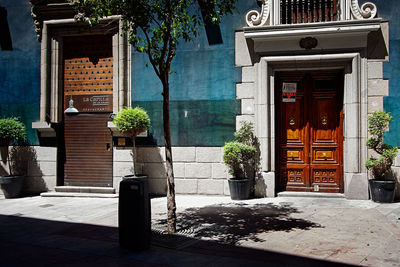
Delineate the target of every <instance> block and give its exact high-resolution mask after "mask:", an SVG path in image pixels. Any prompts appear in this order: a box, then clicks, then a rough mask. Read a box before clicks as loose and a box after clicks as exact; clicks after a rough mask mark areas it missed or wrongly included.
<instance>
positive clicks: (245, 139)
mask: <svg viewBox="0 0 400 267" xmlns="http://www.w3.org/2000/svg"><path fill="white" fill-rule="evenodd" d="M253 131H254V126H253V123H251V122H242V126H241V128H240V129H239V130H238V131H236V132H235V134H234V135H235V140H236V141H238V142H241V143H244V144H247V145H249V146H251V145H254V139H255V137H254V134H253Z"/></svg>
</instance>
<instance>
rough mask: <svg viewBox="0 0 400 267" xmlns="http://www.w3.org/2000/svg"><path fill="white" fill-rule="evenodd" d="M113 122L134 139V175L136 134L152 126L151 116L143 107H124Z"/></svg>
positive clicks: (134, 171) (134, 166) (134, 172)
mask: <svg viewBox="0 0 400 267" xmlns="http://www.w3.org/2000/svg"><path fill="white" fill-rule="evenodd" d="M113 122H114V123H115V125H116V126H117V129H118V131H120V132H122V133H125V134H127V135H129V137H130V138H131V139H132V158H133V175H135V176H136V175H137V173H136V162H137V153H136V141H135V140H136V136H137V135H138V134H140V133H141V132H144V131H146V130H147V129H148V128H149V127H150V118H149V115H147V112H146V110H144V109H143V108H141V107H136V108H124V109H122V110H121V111H120V112H118V113H117V115H116V116H115V117H114V119H113Z"/></svg>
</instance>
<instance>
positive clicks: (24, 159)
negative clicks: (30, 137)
mask: <svg viewBox="0 0 400 267" xmlns="http://www.w3.org/2000/svg"><path fill="white" fill-rule="evenodd" d="M10 162H11V168H12V170H13V173H14V174H17V175H24V176H25V177H26V178H25V180H24V184H23V187H22V194H23V195H25V196H31V195H37V194H40V193H42V192H46V191H47V190H48V188H47V185H46V182H45V181H44V179H43V173H42V171H41V169H40V166H39V163H38V160H37V155H36V151H35V149H34V148H33V147H32V146H29V145H21V146H14V147H12V148H11V150H10Z"/></svg>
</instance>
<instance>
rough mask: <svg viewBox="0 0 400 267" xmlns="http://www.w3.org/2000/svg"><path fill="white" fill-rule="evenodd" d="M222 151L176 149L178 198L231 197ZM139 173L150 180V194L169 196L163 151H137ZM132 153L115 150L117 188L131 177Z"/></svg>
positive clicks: (173, 152)
mask: <svg viewBox="0 0 400 267" xmlns="http://www.w3.org/2000/svg"><path fill="white" fill-rule="evenodd" d="M222 153H223V148H222V147H173V148H172V157H173V162H174V176H175V190H176V193H177V194H207V195H229V188H228V182H227V179H228V176H229V174H228V168H227V167H226V165H225V164H224V163H223V160H222ZM137 155H138V162H137V167H136V168H137V171H138V172H139V173H143V174H145V175H147V176H148V177H149V186H150V192H151V193H153V194H160V195H163V194H166V191H167V184H166V174H165V173H166V171H165V149H164V147H138V148H137ZM132 168H133V166H132V156H131V151H130V149H128V150H127V149H119V148H114V187H115V188H116V189H117V190H118V185H117V184H118V183H119V180H120V179H121V177H122V176H124V175H126V174H129V173H132Z"/></svg>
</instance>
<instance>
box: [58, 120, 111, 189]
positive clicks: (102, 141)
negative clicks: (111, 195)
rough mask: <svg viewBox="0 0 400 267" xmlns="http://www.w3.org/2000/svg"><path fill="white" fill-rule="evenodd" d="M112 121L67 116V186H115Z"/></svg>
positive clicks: (65, 174) (65, 176)
mask: <svg viewBox="0 0 400 267" xmlns="http://www.w3.org/2000/svg"><path fill="white" fill-rule="evenodd" d="M109 120H110V119H109V115H108V114H79V115H72V116H65V130H64V136H65V152H66V161H65V165H64V184H65V185H73V186H103V187H108V186H112V157H113V154H112V145H111V142H112V138H111V134H110V131H109V129H108V128H107V121H109Z"/></svg>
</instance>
